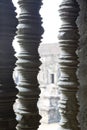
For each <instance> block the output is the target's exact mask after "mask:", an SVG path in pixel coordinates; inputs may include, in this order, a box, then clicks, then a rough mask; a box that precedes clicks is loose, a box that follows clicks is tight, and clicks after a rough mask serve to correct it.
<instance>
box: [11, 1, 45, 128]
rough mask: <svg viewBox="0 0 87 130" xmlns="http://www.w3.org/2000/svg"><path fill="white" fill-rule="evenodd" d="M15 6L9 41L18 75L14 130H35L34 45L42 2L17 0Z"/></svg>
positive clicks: (36, 63)
mask: <svg viewBox="0 0 87 130" xmlns="http://www.w3.org/2000/svg"><path fill="white" fill-rule="evenodd" d="M18 4H19V8H20V13H19V16H18V21H19V25H18V27H17V28H18V31H17V36H16V37H15V40H14V42H13V46H14V49H15V51H16V57H17V59H18V60H17V62H16V65H17V66H16V68H15V72H14V74H15V73H17V76H18V77H17V78H18V82H17V89H18V91H19V93H18V94H17V100H16V102H15V105H14V110H15V113H16V119H17V121H18V125H17V127H16V128H17V130H31V129H32V130H36V129H37V128H38V125H39V120H40V115H39V113H38V108H37V101H38V97H39V93H40V90H39V87H38V81H37V74H38V72H39V66H40V61H39V54H38V46H39V43H40V42H41V35H42V33H43V28H42V27H41V17H40V14H39V9H40V7H41V4H42V3H41V0H38V1H37V0H18ZM16 47H17V48H16Z"/></svg>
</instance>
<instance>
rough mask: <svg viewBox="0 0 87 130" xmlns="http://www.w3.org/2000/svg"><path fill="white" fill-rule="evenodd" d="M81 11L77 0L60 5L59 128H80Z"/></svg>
mask: <svg viewBox="0 0 87 130" xmlns="http://www.w3.org/2000/svg"><path fill="white" fill-rule="evenodd" d="M78 13H79V6H78V3H77V2H76V0H62V3H61V4H60V6H59V14H60V17H61V22H62V23H61V27H60V30H59V35H58V38H59V47H60V57H59V64H60V78H59V82H58V85H59V89H60V101H59V111H60V115H61V120H60V122H59V130H80V127H79V123H78V121H77V114H78V101H77V96H76V95H77V91H78V86H79V83H78V79H77V76H76V71H77V66H78V57H77V55H76V50H77V47H78V40H79V34H78V28H77V25H76V19H77V16H78Z"/></svg>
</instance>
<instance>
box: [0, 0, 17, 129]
mask: <svg viewBox="0 0 87 130" xmlns="http://www.w3.org/2000/svg"><path fill="white" fill-rule="evenodd" d="M16 25H17V19H16V13H15V8H14V7H13V4H12V1H11V0H0V130H15V125H16V120H15V114H14V111H13V103H14V101H15V98H16V93H17V90H16V88H15V84H14V82H13V79H12V73H13V68H14V66H15V61H16V59H15V57H14V50H13V47H12V40H13V38H14V35H15V31H16Z"/></svg>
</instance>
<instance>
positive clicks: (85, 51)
mask: <svg viewBox="0 0 87 130" xmlns="http://www.w3.org/2000/svg"><path fill="white" fill-rule="evenodd" d="M78 2H79V4H80V16H79V18H78V21H77V23H78V27H79V31H80V42H79V52H78V55H79V61H80V64H79V71H78V77H79V82H80V86H79V93H78V97H79V103H80V112H79V120H80V125H81V130H86V129H87V0H78Z"/></svg>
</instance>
